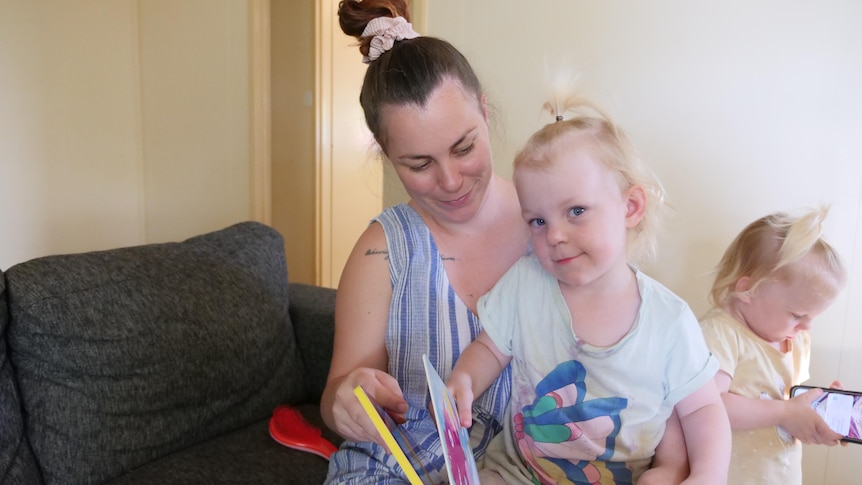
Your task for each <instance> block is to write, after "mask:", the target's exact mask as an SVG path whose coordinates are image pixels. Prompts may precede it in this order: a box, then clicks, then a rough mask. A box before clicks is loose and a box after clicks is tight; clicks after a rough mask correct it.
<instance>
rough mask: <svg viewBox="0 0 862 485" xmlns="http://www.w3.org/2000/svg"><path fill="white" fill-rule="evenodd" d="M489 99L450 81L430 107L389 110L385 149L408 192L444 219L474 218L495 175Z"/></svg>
mask: <svg viewBox="0 0 862 485" xmlns="http://www.w3.org/2000/svg"><path fill="white" fill-rule="evenodd" d="M485 108H486V107H485V103H484V99H482V100H481V103H480V100H477V99H476V98H475V97H474V96H473V95H471V94H470V93H468V92H467V91H465V90H464V88H463V87H462V86H461V83H460V82H457V81H449V80H444V81H443V82H442V83H441V84H440V86H438V87H437V88H436V89H435V90H434V91H433V92H432V93H431V96H430V97H429V98H428V102H427V103H426V105H425V106H421V107H420V106H417V105H412V104H411V105H404V106H394V105H389V106H385V107H384V108H383V109H382V110H381V119H382V126H383V130H384V133H385V140H386V146H384V147H383V150H384V152H385V153H386V155H387V157H388V158H389V160H390V161H391V162H392V165H393V166H394V167H395V172H396V173H397V174H398V178H399V179H401V183H402V184H403V185H404V189H405V190H406V191H407V194H408V195H409V196H410V198H411V200H412V201H413V203H414V204H416V205H418V206H419V207H418V208H419V209H421V210H424V211H426V212H427V213H428V214H429V215H430V216H431V217H433V218H435V219H437V220H438V221H441V222H443V221H448V222H465V221H468V220H470V219H471V218H472V217H473V216H474V215H475V214H476V212H477V211H478V209H479V207H480V206H481V204H482V203H483V201H484V200H485V196H486V192H487V188H488V185H489V182H490V180H491V176H492V174H493V162H492V160H491V148H490V143H489V141H488V117H487V110H486V109H485Z"/></svg>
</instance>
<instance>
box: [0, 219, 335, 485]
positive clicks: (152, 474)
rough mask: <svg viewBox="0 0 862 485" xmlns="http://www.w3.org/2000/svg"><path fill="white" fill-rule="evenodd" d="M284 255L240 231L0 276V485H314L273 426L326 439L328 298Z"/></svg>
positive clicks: (309, 469) (250, 230) (321, 473)
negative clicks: (319, 433) (294, 278)
mask: <svg viewBox="0 0 862 485" xmlns="http://www.w3.org/2000/svg"><path fill="white" fill-rule="evenodd" d="M283 248H284V244H283V239H282V237H281V235H279V234H278V232H276V231H275V230H274V229H272V228H270V227H268V226H265V225H263V224H259V223H255V222H244V223H240V224H237V225H234V226H231V227H228V228H226V229H223V230H220V231H216V232H213V233H209V234H204V235H201V236H198V237H194V238H191V239H188V240H186V241H184V242H179V243H167V244H150V245H142V246H136V247H129V248H120V249H114V250H108V251H97V252H89V253H83V254H68V255H57V256H48V257H43V258H37V259H33V260H31V261H27V262H24V263H20V264H17V265H15V266H13V267H11V268H8V270H7V271H6V272H5V273H2V272H0V335H2V340H0V483H2V484H42V483H48V484H54V483H62V484H79V483H115V484H125V483H148V484H149V483H159V484H172V483H177V484H179V483H182V484H189V483H267V484H271V483H302V484H313V483H321V482H322V481H323V478H324V477H325V474H326V467H327V461H326V460H325V459H323V458H320V457H319V456H316V455H313V454H310V453H304V452H300V451H296V450H293V449H290V448H287V447H285V446H282V445H280V444H278V443H277V442H275V441H274V440H273V439H272V438H271V437H270V436H269V432H268V420H269V418H270V416H271V415H272V411H273V409H274V408H275V407H276V406H277V405H280V404H290V405H294V406H296V407H297V408H299V409H300V410H301V411H302V412H303V414H304V415H305V417H306V418H307V419H308V421H310V422H311V423H314V424H316V425H318V426H319V427H321V428H325V427H323V426H322V423H321V421H320V416H319V413H318V406H317V404H318V402H319V399H320V394H321V392H322V390H323V384H324V382H325V379H326V374H327V371H328V368H329V359H330V355H331V348H332V332H333V312H334V299H335V291H334V290H332V289H327V288H321V287H315V286H309V285H302V284H295V283H290V284H289V283H288V280H287V267H286V264H285V258H284V249H283ZM323 434H324V436H325V437H327V438H329V439H330V440H332V441H334V442H336V443H338V441H339V440H338V438H337V436H335V435H334V434H333V433H331V432H329V431H328V430H326V429H324V432H323Z"/></svg>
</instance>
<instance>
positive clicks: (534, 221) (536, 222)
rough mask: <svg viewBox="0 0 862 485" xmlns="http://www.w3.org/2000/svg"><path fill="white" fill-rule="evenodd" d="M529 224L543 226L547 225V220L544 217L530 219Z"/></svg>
mask: <svg viewBox="0 0 862 485" xmlns="http://www.w3.org/2000/svg"><path fill="white" fill-rule="evenodd" d="M529 224H530V225H531V226H533V227H541V226H544V225H545V220H544V219H540V218H536V219H531V220H530V222H529Z"/></svg>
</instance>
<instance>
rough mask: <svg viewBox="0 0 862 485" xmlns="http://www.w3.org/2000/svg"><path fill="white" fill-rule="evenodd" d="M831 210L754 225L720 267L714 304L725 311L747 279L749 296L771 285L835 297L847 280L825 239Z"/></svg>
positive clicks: (742, 234)
mask: <svg viewBox="0 0 862 485" xmlns="http://www.w3.org/2000/svg"><path fill="white" fill-rule="evenodd" d="M828 212H829V209H828V208H827V207H821V208H819V209H810V210H807V211H804V212H803V213H802V214H800V215H798V216H792V215H790V214H787V213H784V212H775V213H772V214H769V215H767V216H764V217H761V218H760V219H757V220H756V221H754V222H752V223H751V224H749V225H748V226H746V227H745V229H743V230H742V232H740V233H739V235H737V236H736V239H734V240H733V242H732V243H730V246H728V248H727V250H726V251H725V253H724V256H722V258H721V262H720V263H719V265H718V268H717V272H716V277H715V282H714V283H713V285H712V291H711V292H710V295H709V299H710V302H711V303H712V304H713V305H716V306H725V305H726V304H727V303H729V302H730V301H731V300H732V299H733V298H735V297H736V296H737V294H738V293H737V292H736V291H735V287H736V283H737V281H739V279H740V278H742V277H744V276H747V277H748V278H749V279H750V280H751V284H750V285H749V287H748V293H749V294H752V293H754V292H755V291H756V290H757V287H758V286H759V285H760V284H762V283H763V282H764V281H767V280H780V281H798V280H799V279H804V280H805V281H808V282H810V284H811V288H812V291H817V292H820V293H821V294H822V295H824V296H827V297H831V296H834V295H836V294H837V293H838V292H839V291H840V290H841V288H842V287H843V286H844V283H845V281H846V279H847V273H846V270H845V268H844V264H843V263H842V261H841V257H840V256H839V254H838V253H837V252H836V251H835V249H834V248H833V247H832V246H831V245H829V243H827V242H826V241H824V240H823V238H822V233H823V228H822V226H823V220H824V219H825V218H826V215H827V214H828Z"/></svg>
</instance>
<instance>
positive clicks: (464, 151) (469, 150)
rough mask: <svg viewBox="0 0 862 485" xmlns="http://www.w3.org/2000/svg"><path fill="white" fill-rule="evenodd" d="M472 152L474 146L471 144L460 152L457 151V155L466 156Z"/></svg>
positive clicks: (460, 149)
mask: <svg viewBox="0 0 862 485" xmlns="http://www.w3.org/2000/svg"><path fill="white" fill-rule="evenodd" d="M472 151H473V144H472V143H471V144H469V145H467V146H465V147H463V148H459V149H458V150H456V151H455V153H457V154H458V155H466V154H468V153H470V152H472Z"/></svg>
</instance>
